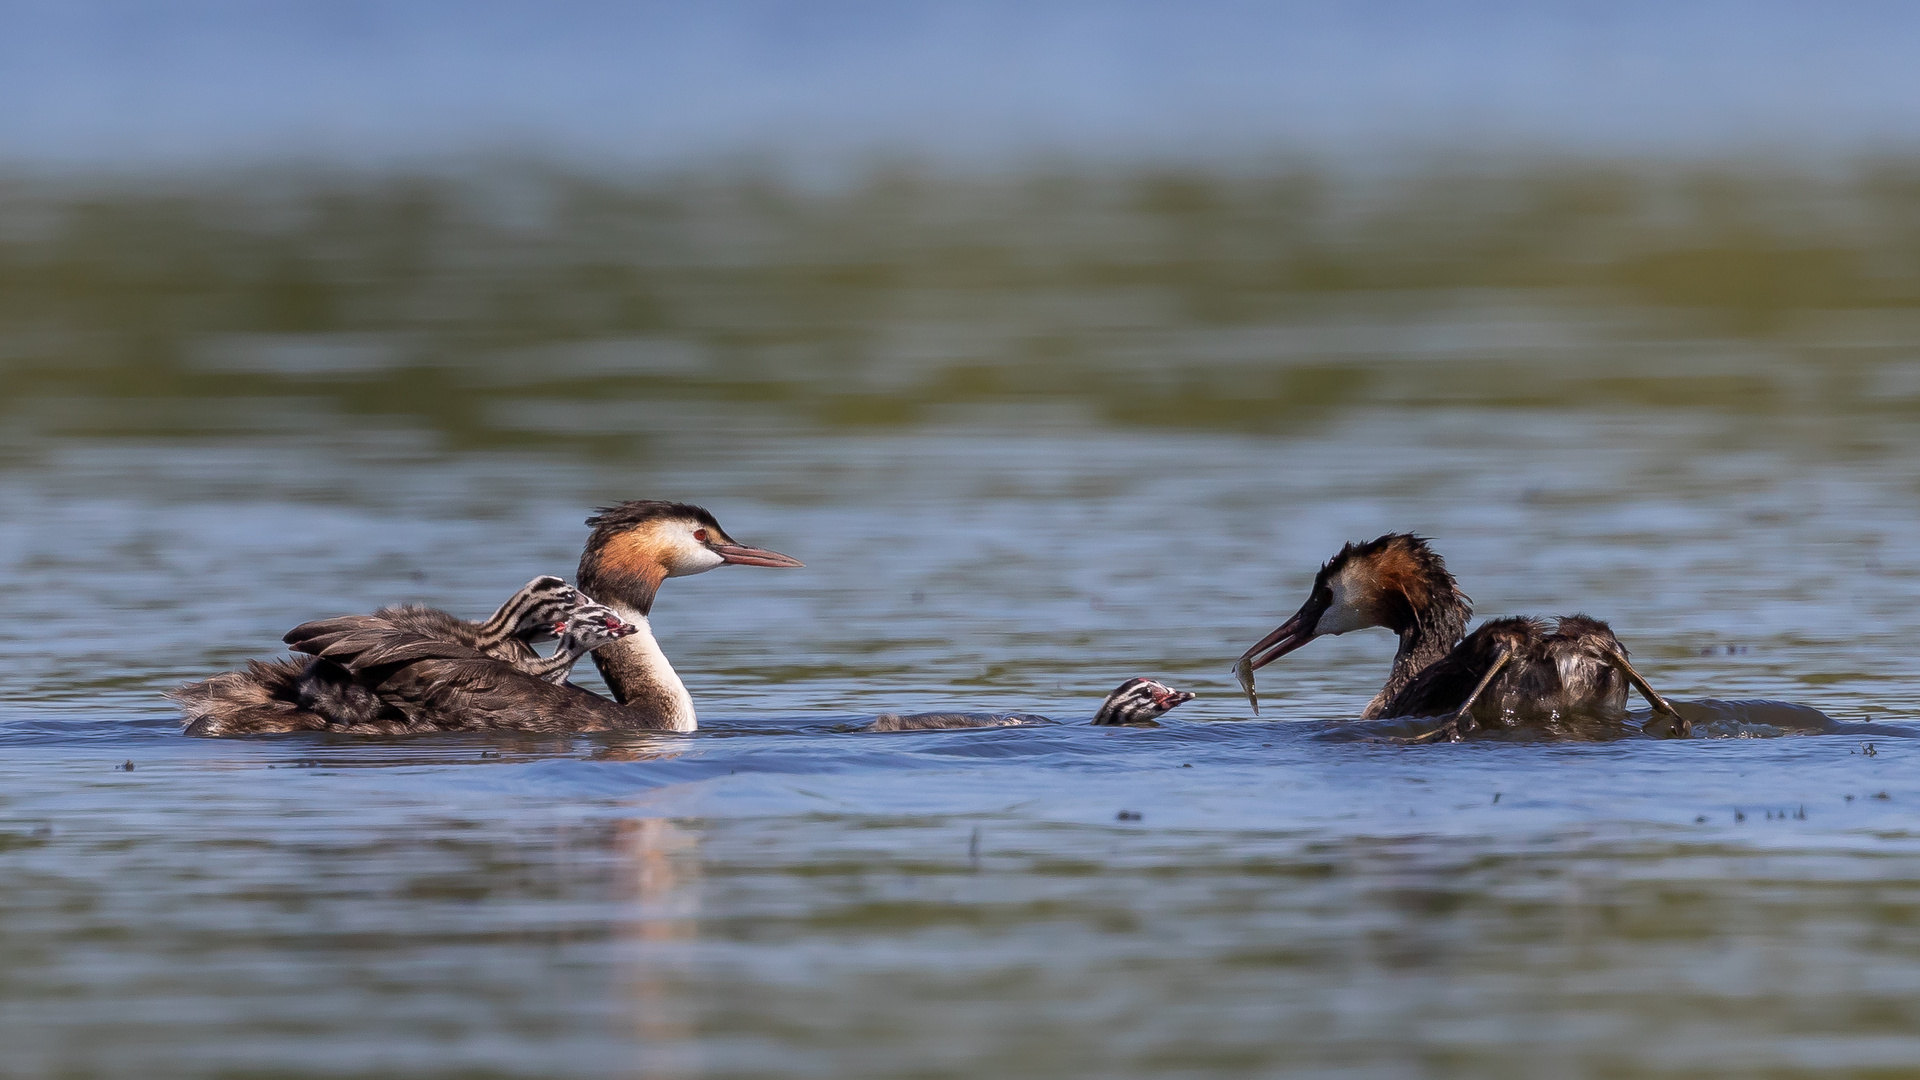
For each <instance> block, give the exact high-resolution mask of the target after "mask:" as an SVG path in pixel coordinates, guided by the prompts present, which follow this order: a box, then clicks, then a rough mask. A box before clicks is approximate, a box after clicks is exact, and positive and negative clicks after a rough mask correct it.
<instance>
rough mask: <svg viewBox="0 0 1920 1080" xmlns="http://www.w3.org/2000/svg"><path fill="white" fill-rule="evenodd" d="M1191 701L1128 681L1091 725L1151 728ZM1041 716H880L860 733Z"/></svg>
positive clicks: (1001, 723)
mask: <svg viewBox="0 0 1920 1080" xmlns="http://www.w3.org/2000/svg"><path fill="white" fill-rule="evenodd" d="M1192 700H1193V695H1192V694H1191V693H1189V692H1187V691H1185V690H1175V689H1174V688H1172V687H1170V686H1168V685H1166V684H1165V683H1161V682H1155V681H1154V680H1152V679H1138V678H1136V679H1128V680H1127V681H1126V682H1123V683H1121V684H1120V685H1119V686H1117V687H1115V688H1114V691H1113V693H1111V694H1108V695H1107V698H1106V700H1105V701H1102V702H1101V703H1100V709H1099V711H1098V712H1096V713H1094V714H1093V723H1094V724H1096V725H1099V726H1102V727H1119V726H1124V725H1129V724H1131V725H1139V726H1148V727H1151V726H1153V721H1154V720H1156V719H1158V718H1159V717H1161V716H1165V715H1166V714H1167V713H1169V712H1171V711H1172V710H1173V709H1175V708H1177V707H1178V706H1180V705H1183V704H1185V703H1187V702H1189V701H1192ZM1051 722H1052V721H1050V720H1048V719H1047V718H1046V717H1044V716H1034V715H1032V714H1029V713H910V714H908V715H905V716H901V715H899V714H897V713H882V714H881V715H880V716H878V717H876V718H875V719H874V721H873V722H872V723H871V724H868V725H866V726H865V727H863V728H861V729H860V730H861V731H941V730H947V729H952V728H983V727H1013V726H1016V725H1019V724H1030V723H1051Z"/></svg>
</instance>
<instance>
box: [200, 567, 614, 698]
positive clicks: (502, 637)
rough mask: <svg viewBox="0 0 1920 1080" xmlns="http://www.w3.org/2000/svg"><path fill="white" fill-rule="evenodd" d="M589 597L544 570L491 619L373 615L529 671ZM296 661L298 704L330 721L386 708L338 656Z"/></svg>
mask: <svg viewBox="0 0 1920 1080" xmlns="http://www.w3.org/2000/svg"><path fill="white" fill-rule="evenodd" d="M588 602H590V601H589V600H588V598H587V597H586V596H584V595H582V594H581V592H580V590H578V589H576V588H574V587H573V586H571V585H569V584H567V583H566V581H565V580H564V579H562V578H557V577H554V576H553V575H551V574H543V575H541V576H540V577H537V578H534V579H533V580H532V581H529V582H527V583H526V584H525V585H522V586H520V588H519V589H518V590H517V591H515V592H514V594H513V595H512V596H510V597H508V598H507V601H506V603H504V604H501V605H500V607H499V609H498V610H496V611H495V612H494V613H493V614H492V615H491V616H489V617H488V618H487V620H486V621H485V622H479V623H475V622H468V621H467V620H465V619H462V618H460V617H459V616H456V615H452V614H449V613H447V612H445V611H441V610H439V609H437V608H430V607H423V606H421V605H418V604H400V605H395V606H392V607H384V608H381V609H380V610H378V611H376V612H374V613H373V617H374V618H377V619H383V620H385V621H386V622H388V623H391V624H393V625H394V626H398V627H400V628H402V629H405V630H408V631H411V632H413V633H416V634H419V635H421V636H423V637H430V638H436V639H438V640H441V641H451V642H454V643H456V644H460V645H466V646H468V647H470V648H473V649H477V650H478V651H480V652H482V653H485V654H486V655H488V656H491V657H494V658H495V659H497V660H505V661H507V662H508V663H512V664H516V665H521V666H522V668H523V670H524V669H525V665H527V664H532V663H535V662H539V661H540V654H538V653H536V652H534V651H533V645H532V643H533V642H536V641H551V640H553V638H554V637H555V636H556V634H557V633H558V632H559V630H560V628H562V627H564V625H565V624H566V622H567V620H568V618H569V617H570V613H571V612H573V611H575V610H577V609H578V608H579V606H580V605H582V604H585V603H588ZM293 663H296V664H302V665H304V667H303V670H301V672H300V674H299V675H298V676H297V678H296V679H295V681H294V684H293V700H294V703H295V704H296V705H298V706H299V707H300V708H301V709H304V710H306V711H308V712H310V713H313V714H315V715H317V716H320V717H324V718H325V721H326V723H327V724H328V725H341V724H361V723H369V722H371V721H373V720H375V719H377V718H378V717H379V716H380V715H381V713H382V711H383V710H384V709H385V706H383V705H382V704H381V703H380V699H379V698H378V697H376V696H374V694H373V693H372V692H371V691H369V690H368V689H366V688H365V687H363V686H361V685H359V683H358V682H357V681H356V680H355V679H354V678H353V677H352V676H351V675H350V674H348V673H347V671H346V669H344V668H342V667H341V666H340V665H338V664H336V663H334V662H333V661H331V660H324V659H321V658H319V657H314V658H312V659H310V660H304V661H293ZM568 670H569V671H570V670H572V667H571V665H569V667H568ZM564 679H565V676H562V681H564ZM201 685H205V684H201Z"/></svg>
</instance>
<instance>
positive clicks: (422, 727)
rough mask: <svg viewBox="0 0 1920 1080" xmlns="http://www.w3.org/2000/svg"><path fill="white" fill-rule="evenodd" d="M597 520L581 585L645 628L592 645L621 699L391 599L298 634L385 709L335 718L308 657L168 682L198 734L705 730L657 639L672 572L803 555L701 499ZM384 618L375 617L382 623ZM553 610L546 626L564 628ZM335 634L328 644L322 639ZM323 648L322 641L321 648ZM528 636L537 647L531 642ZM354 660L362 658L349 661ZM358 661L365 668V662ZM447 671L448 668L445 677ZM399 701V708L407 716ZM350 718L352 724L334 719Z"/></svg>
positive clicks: (625, 510)
mask: <svg viewBox="0 0 1920 1080" xmlns="http://www.w3.org/2000/svg"><path fill="white" fill-rule="evenodd" d="M587 524H588V525H590V526H592V527H593V532H592V534H591V535H590V536H588V538H587V544H586V550H585V551H583V552H582V553H581V556H580V570H579V575H578V580H579V583H580V590H581V591H582V592H585V593H586V594H588V595H591V596H594V597H597V598H598V600H599V602H601V603H604V604H606V605H607V606H608V607H609V608H611V609H612V610H613V612H614V613H615V615H617V616H618V617H619V618H620V620H621V621H622V622H625V623H631V624H633V625H634V626H635V627H636V629H635V631H634V632H633V633H631V634H628V635H625V636H623V637H620V638H618V639H616V640H613V641H609V642H607V643H605V644H604V645H602V646H601V647H599V648H597V649H595V650H594V651H593V653H592V656H593V660H594V664H595V666H597V667H598V668H599V669H600V674H601V676H602V678H604V679H605V680H606V682H607V687H608V688H609V689H610V690H612V691H613V695H614V698H615V700H614V701H608V700H606V699H605V698H602V697H599V696H598V695H596V694H592V693H590V692H588V691H586V690H582V689H580V688H579V687H576V686H573V685H571V684H566V685H560V686H556V685H554V684H553V683H550V682H547V681H545V680H544V679H540V678H536V677H533V676H529V675H527V674H526V673H525V672H522V671H520V670H518V669H517V668H514V667H512V666H511V665H510V664H508V663H503V662H501V661H500V660H498V659H496V658H494V657H491V656H489V655H488V654H487V653H485V652H483V651H481V650H480V649H479V648H478V645H479V644H481V642H479V641H478V640H477V639H476V640H475V641H474V642H473V643H472V644H468V643H466V642H465V641H449V640H446V638H445V637H443V636H442V635H443V634H448V633H449V631H447V630H445V628H444V623H442V622H441V621H439V620H436V619H431V618H428V617H420V616H416V615H415V614H413V613H412V612H411V611H410V609H386V611H387V613H388V614H397V615H398V616H399V618H398V620H397V621H396V620H390V619H386V618H382V617H379V616H353V617H350V618H348V619H346V620H323V621H322V622H320V623H306V624H302V625H301V626H298V627H295V628H294V629H293V630H292V631H289V633H288V635H287V638H286V640H287V643H288V644H290V645H295V646H296V647H297V648H299V650H300V651H302V652H307V653H310V654H314V655H321V656H323V657H324V658H325V659H327V660H330V661H333V662H334V663H336V664H339V665H340V666H342V667H345V668H347V669H348V670H349V671H352V672H353V673H354V679H353V681H354V682H355V684H357V685H360V686H362V687H364V688H366V689H369V690H371V691H374V692H375V694H376V696H377V697H379V698H380V701H381V703H382V704H381V708H382V713H381V715H380V716H378V717H376V718H375V720H374V721H371V722H368V721H364V719H363V717H361V716H360V715H359V714H357V713H356V714H353V715H341V716H337V717H330V716H329V715H328V714H326V713H325V712H322V711H318V710H316V709H309V708H306V707H303V706H302V705H301V704H300V701H299V700H298V694H297V687H296V684H297V683H298V681H299V678H300V676H301V674H302V673H303V672H304V671H305V669H306V665H307V663H308V662H307V661H306V660H304V659H300V658H291V659H281V660H275V661H271V662H262V661H248V663H247V670H245V671H235V672H228V673H226V674H224V675H216V676H214V677H213V678H211V679H207V680H204V681H202V682H198V683H192V684H189V685H186V686H183V687H180V688H178V689H177V690H175V691H173V692H172V693H171V694H169V696H170V697H172V698H173V699H174V700H175V701H176V702H178V703H179V704H180V706H181V708H182V711H183V712H185V713H186V714H187V723H186V727H185V732H186V734H189V735H203V736H221V735H249V734H264V733H272V732H286V731H312V730H335V731H337V730H346V731H348V732H351V733H368V734H372V733H385V732H392V731H457V730H475V729H493V728H518V729H521V730H527V731H555V732H557V731H608V730H656V731H660V730H665V731H693V730H694V729H695V728H696V727H697V726H698V722H697V720H696V719H695V716H694V710H693V698H692V697H691V696H690V695H689V694H688V693H687V690H686V687H685V685H684V684H682V683H681V681H680V677H679V676H678V675H677V674H675V672H674V670H673V665H671V664H669V663H668V662H667V658H666V655H665V654H664V653H663V652H661V650H660V645H659V643H658V642H657V641H655V640H654V637H653V632H652V628H651V626H650V625H649V624H648V621H647V613H648V612H649V611H650V610H651V609H652V607H653V600H654V596H655V595H656V594H657V593H658V591H659V589H660V585H661V584H662V583H663V582H664V581H665V580H666V579H667V578H670V577H685V576H688V575H691V574H701V573H705V572H706V571H708V570H712V569H714V568H715V567H718V566H725V565H728V564H729V563H731V564H734V565H740V566H775V567H795V566H799V565H801V563H800V561H799V560H798V559H794V558H791V557H789V556H786V555H782V554H780V553H779V552H777V551H768V550H766V549H765V548H756V547H748V546H746V545H744V544H739V543H736V542H734V540H733V539H732V538H731V537H729V536H728V535H727V534H726V532H725V531H724V530H722V529H721V528H720V524H719V522H717V521H715V520H714V518H713V515H712V514H710V513H708V512H707V511H705V510H703V509H701V508H700V507H698V506H693V505H690V504H688V503H673V502H659V501H652V500H643V501H635V502H625V503H620V504H619V505H617V506H611V507H607V508H604V509H602V510H601V511H600V512H599V513H597V514H595V515H594V516H593V517H590V518H588V519H587ZM369 620H371V621H369ZM554 621H557V620H551V621H549V622H548V624H547V625H546V627H544V628H543V629H542V630H541V633H543V634H546V633H551V630H552V623H553V622H554ZM322 639H324V642H323V644H315V643H316V642H321V641H322ZM310 646H311V647H310ZM521 646H524V647H525V648H526V651H527V656H524V657H522V659H526V658H531V656H532V648H531V646H527V645H525V643H524V642H515V645H514V647H515V648H516V649H517V648H519V647H521ZM349 661H351V663H350V662H349ZM356 665H357V666H356ZM436 679H445V680H448V681H447V682H445V683H444V684H438V683H436V682H435V680H436ZM390 710H398V711H399V713H400V714H401V716H403V717H404V722H402V721H401V720H396V719H395V718H394V715H393V713H392V712H391V711H390ZM335 720H342V721H346V722H345V723H335V722H332V721H335Z"/></svg>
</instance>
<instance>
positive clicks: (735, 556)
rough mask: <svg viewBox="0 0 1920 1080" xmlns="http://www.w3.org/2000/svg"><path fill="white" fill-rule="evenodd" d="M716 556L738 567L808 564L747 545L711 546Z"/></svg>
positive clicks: (788, 556) (709, 546) (775, 552)
mask: <svg viewBox="0 0 1920 1080" xmlns="http://www.w3.org/2000/svg"><path fill="white" fill-rule="evenodd" d="M707 546H708V548H710V549H711V550H712V551H713V553H714V554H715V555H718V556H720V557H721V558H722V559H725V560H726V561H727V562H730V563H733V564H734V565H736V566H805V565H807V564H806V563H803V562H801V561H800V560H799V559H796V558H794V557H793V556H791V555H782V554H780V553H779V552H777V551H768V550H767V549H766V548H757V547H748V546H746V545H745V544H709V545H707Z"/></svg>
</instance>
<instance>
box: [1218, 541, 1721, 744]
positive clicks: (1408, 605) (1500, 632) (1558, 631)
mask: <svg viewBox="0 0 1920 1080" xmlns="http://www.w3.org/2000/svg"><path fill="white" fill-rule="evenodd" d="M1472 615H1473V608H1472V602H1471V600H1470V599H1469V598H1468V597H1467V595H1466V594H1465V593H1463V592H1461V591H1460V587H1459V584H1458V583H1457V582H1455V581H1454V578H1453V575H1452V574H1451V573H1449V572H1448V570H1447V566H1446V562H1445V560H1443V559H1441V557H1440V556H1439V554H1438V553H1436V552H1435V551H1433V550H1432V548H1430V547H1428V546H1427V542H1426V540H1424V539H1422V538H1421V537H1417V536H1412V535H1408V534H1404V533H1389V534H1387V535H1385V536H1382V537H1380V538H1378V539H1376V540H1371V541H1368V542H1367V543H1364V544H1347V545H1346V546H1345V547H1342V548H1341V549H1340V552H1339V553H1338V554H1336V555H1335V556H1334V557H1333V558H1331V559H1329V560H1327V563H1326V565H1325V566H1322V567H1321V568H1320V572H1319V573H1318V574H1316V575H1315V576H1314V579H1313V590H1312V592H1311V593H1309V594H1308V596H1307V601H1306V603H1304V604H1302V605H1301V606H1300V610H1299V611H1298V612H1296V613H1295V614H1294V616H1293V617H1292V618H1290V619H1288V620H1287V621H1286V622H1284V623H1282V624H1281V625H1280V626H1279V627H1278V628H1277V629H1275V630H1274V631H1273V633H1271V634H1268V635H1267V636H1266V637H1264V638H1261V639H1260V641H1259V642H1258V643H1257V644H1255V645H1254V646H1253V648H1251V649H1248V650H1247V651H1246V652H1245V653H1244V654H1242V656H1241V657H1240V665H1241V670H1242V671H1243V672H1244V673H1245V674H1244V675H1243V678H1246V679H1247V680H1248V681H1249V685H1250V679H1251V672H1252V671H1253V670H1255V669H1258V668H1261V667H1264V666H1265V665H1267V664H1270V663H1272V662H1273V661H1275V660H1277V659H1279V658H1280V657H1282V656H1285V655H1286V654H1287V653H1290V652H1292V651H1293V650H1295V649H1298V648H1299V647H1300V646H1302V645H1305V644H1306V643H1307V642H1309V641H1312V640H1313V639H1314V638H1317V637H1324V636H1327V635H1329V634H1344V633H1347V632H1348V631H1352V630H1362V629H1366V628H1368V627H1374V626H1380V627H1385V628H1387V629H1389V630H1392V631H1393V632H1394V633H1395V634H1397V635H1399V638H1400V647H1399V649H1398V651H1397V652H1396V653H1395V654H1394V658H1393V667H1392V670H1390V671H1389V672H1388V674H1387V681H1386V684H1385V685H1384V686H1382V687H1381V688H1380V692H1379V693H1378V694H1375V695H1374V697H1373V700H1372V701H1370V702H1368V703H1367V707H1366V709H1365V710H1364V711H1363V712H1362V713H1361V719H1363V720H1373V719H1379V718H1382V717H1397V716H1444V717H1447V722H1446V724H1445V725H1444V726H1442V727H1441V728H1439V729H1437V730H1436V731H1433V732H1430V733H1428V734H1427V735H1423V736H1420V737H1419V741H1424V740H1425V739H1428V738H1436V737H1439V736H1443V735H1446V736H1451V737H1454V738H1459V737H1461V736H1463V735H1465V734H1466V733H1468V732H1470V731H1472V730H1473V729H1474V728H1475V727H1476V726H1477V725H1478V724H1481V723H1484V724H1488V725H1497V726H1515V725H1518V724H1523V723H1526V722H1528V721H1538V720H1551V719H1554V718H1556V717H1559V716H1562V715H1565V714H1570V713H1590V714H1596V715H1605V716H1616V717H1617V716H1621V715H1624V714H1625V712H1626V702H1627V687H1628V685H1629V684H1631V685H1632V686H1633V687H1634V688H1636V689H1638V690H1639V691H1640V693H1641V694H1642V695H1644V696H1645V697H1646V699H1647V701H1648V703H1650V704H1651V705H1652V706H1653V709H1654V712H1655V713H1656V716H1655V717H1654V719H1653V720H1650V721H1649V722H1648V723H1647V725H1645V730H1647V731H1648V732H1649V733H1652V734H1660V735H1668V736H1675V737H1684V736H1686V735H1687V734H1689V733H1690V725H1689V724H1688V723H1687V721H1686V720H1684V719H1682V718H1681V717H1680V715H1679V714H1678V713H1677V712H1676V711H1675V710H1674V708H1673V705H1672V704H1671V703H1669V702H1668V701H1667V699H1665V698H1664V697H1661V696H1660V695H1659V694H1658V693H1657V692H1655V691H1654V689H1653V687H1651V686H1649V685H1647V681H1646V680H1645V679H1643V678H1641V676H1640V673H1639V672H1637V671H1635V670H1634V668H1633V665H1632V664H1630V663H1628V661H1627V651H1626V649H1625V647H1623V646H1622V645H1621V644H1620V641H1619V639H1618V638H1616V637H1614V635H1613V631H1612V630H1611V629H1610V628H1608V626H1607V624H1606V623H1604V622H1601V621H1600V620H1598V619H1593V618H1588V617H1587V616H1584V615H1570V616H1566V617H1564V618H1562V619H1560V620H1559V623H1558V625H1557V626H1554V627H1553V628H1551V629H1549V628H1548V626H1547V625H1546V624H1545V623H1543V622H1541V621H1540V620H1537V619H1531V618H1507V619H1496V620H1493V621H1491V622H1488V623H1485V624H1483V625H1482V626H1481V627H1480V628H1479V629H1478V630H1475V631H1474V632H1473V633H1471V634H1467V633H1466V626H1467V620H1468V619H1469V618H1471V617H1472Z"/></svg>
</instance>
